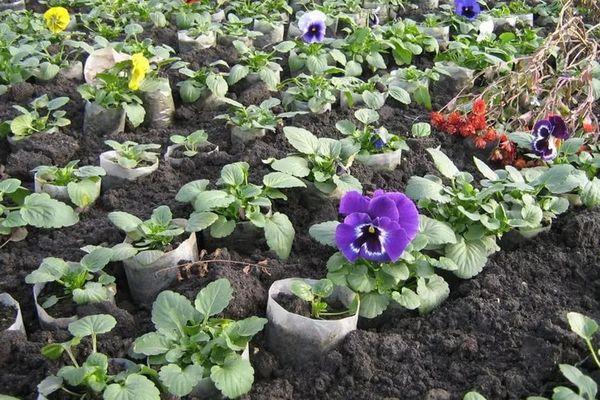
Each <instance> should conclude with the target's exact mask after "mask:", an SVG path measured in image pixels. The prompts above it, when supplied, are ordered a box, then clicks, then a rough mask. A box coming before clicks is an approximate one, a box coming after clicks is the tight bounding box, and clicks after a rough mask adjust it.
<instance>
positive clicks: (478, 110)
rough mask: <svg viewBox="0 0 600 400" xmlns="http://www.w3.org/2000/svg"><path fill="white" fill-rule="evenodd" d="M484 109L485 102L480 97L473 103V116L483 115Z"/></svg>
mask: <svg viewBox="0 0 600 400" xmlns="http://www.w3.org/2000/svg"><path fill="white" fill-rule="evenodd" d="M485 112H486V107H485V101H484V100H483V99H482V98H481V97H480V98H478V99H476V100H475V101H474V102H473V114H475V115H485Z"/></svg>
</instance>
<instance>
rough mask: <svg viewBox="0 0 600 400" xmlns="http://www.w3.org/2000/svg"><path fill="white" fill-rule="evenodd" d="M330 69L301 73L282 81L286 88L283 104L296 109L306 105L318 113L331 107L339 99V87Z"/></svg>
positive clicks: (282, 85)
mask: <svg viewBox="0 0 600 400" xmlns="http://www.w3.org/2000/svg"><path fill="white" fill-rule="evenodd" d="M328 71H329V70H326V71H323V72H322V73H321V74H316V75H305V74H300V75H298V76H297V77H294V78H290V79H287V80H285V81H283V82H282V83H281V87H283V88H285V92H284V93H283V94H282V103H283V106H284V107H286V109H295V110H298V109H302V108H304V107H306V108H308V110H310V111H311V112H313V113H317V114H319V113H322V112H324V111H326V110H327V109H328V108H330V107H331V105H332V104H333V103H335V101H336V100H337V99H336V92H337V88H336V86H335V84H334V82H333V81H332V78H331V76H330V75H329V74H328ZM301 105H303V106H301ZM302 111H304V110H302Z"/></svg>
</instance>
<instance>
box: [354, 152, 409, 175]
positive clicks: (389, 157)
mask: <svg viewBox="0 0 600 400" xmlns="http://www.w3.org/2000/svg"><path fill="white" fill-rule="evenodd" d="M356 161H358V162H359V163H361V164H363V165H365V166H367V167H370V168H373V169H375V170H378V171H393V170H395V169H396V168H397V167H398V165H400V163H401V162H402V150H396V151H391V152H389V153H381V154H366V155H360V154H357V155H356Z"/></svg>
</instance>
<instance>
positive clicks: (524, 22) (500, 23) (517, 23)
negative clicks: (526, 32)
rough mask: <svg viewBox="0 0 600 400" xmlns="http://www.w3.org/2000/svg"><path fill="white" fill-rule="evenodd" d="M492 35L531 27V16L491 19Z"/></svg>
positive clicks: (520, 15) (519, 15) (522, 15)
mask: <svg viewBox="0 0 600 400" xmlns="http://www.w3.org/2000/svg"><path fill="white" fill-rule="evenodd" d="M492 20H493V21H494V33H503V32H514V31H515V30H516V29H517V28H523V27H529V28H531V27H533V14H518V15H509V16H508V17H499V18H493V19H492Z"/></svg>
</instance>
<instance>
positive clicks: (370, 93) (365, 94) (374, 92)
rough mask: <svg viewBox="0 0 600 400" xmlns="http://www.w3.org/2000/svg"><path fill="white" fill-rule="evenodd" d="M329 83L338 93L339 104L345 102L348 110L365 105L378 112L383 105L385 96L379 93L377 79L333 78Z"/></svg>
mask: <svg viewBox="0 0 600 400" xmlns="http://www.w3.org/2000/svg"><path fill="white" fill-rule="evenodd" d="M331 82H332V83H333V85H334V86H335V87H336V88H337V89H339V91H340V102H341V101H342V100H345V101H346V104H347V105H348V108H353V107H355V106H357V105H365V106H366V107H368V108H371V109H373V110H379V109H380V108H381V107H383V105H384V104H385V99H386V97H387V94H386V93H381V92H380V91H379V88H378V86H379V83H380V78H379V77H373V78H371V79H369V80H368V81H363V80H362V79H360V78H356V77H353V76H344V77H333V78H331ZM361 101H362V103H361Z"/></svg>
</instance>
